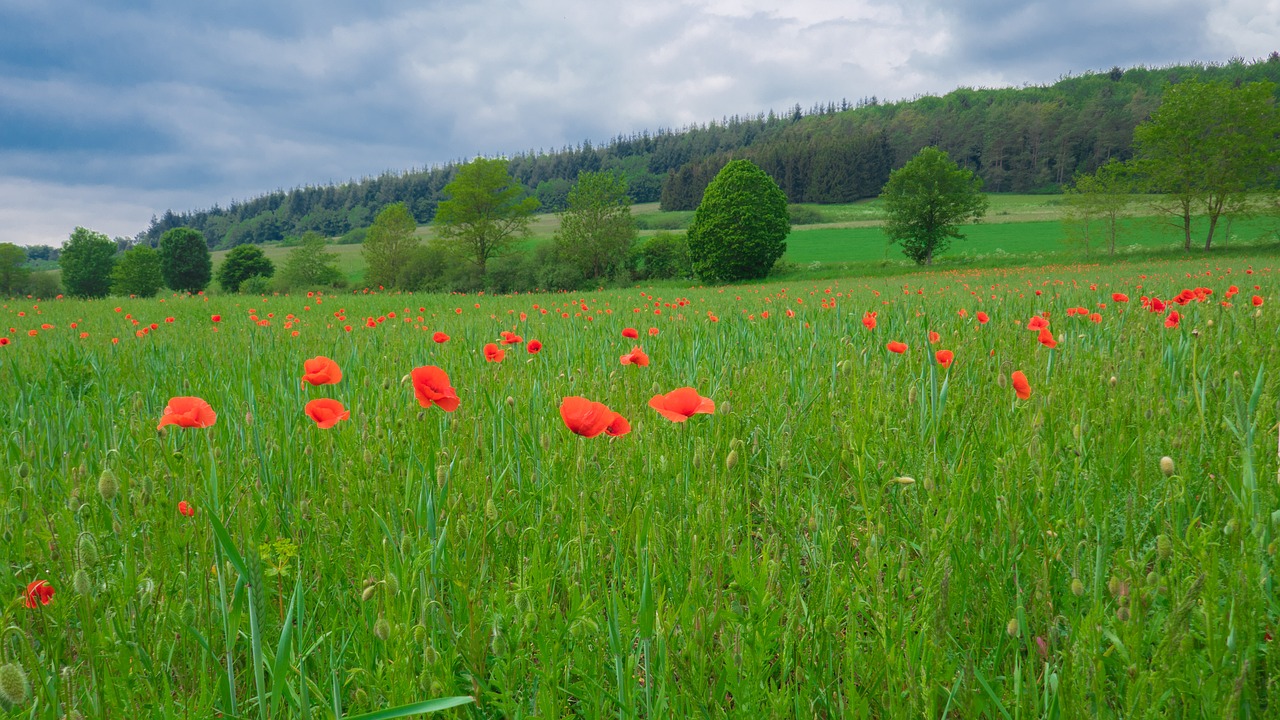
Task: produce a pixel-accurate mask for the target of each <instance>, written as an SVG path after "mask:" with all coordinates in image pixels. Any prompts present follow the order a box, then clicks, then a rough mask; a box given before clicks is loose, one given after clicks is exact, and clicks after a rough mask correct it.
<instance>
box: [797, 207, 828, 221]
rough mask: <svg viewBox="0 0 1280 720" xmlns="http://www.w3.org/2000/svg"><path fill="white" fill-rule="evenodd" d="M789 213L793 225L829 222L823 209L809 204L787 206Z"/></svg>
mask: <svg viewBox="0 0 1280 720" xmlns="http://www.w3.org/2000/svg"><path fill="white" fill-rule="evenodd" d="M787 213H788V215H789V217H790V218H791V224H792V225H817V224H818V223H824V222H827V218H826V216H825V215H823V214H822V211H821V210H819V209H817V208H815V207H809V206H808V205H790V206H788V207H787Z"/></svg>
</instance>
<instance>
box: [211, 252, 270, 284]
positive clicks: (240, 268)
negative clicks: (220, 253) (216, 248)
mask: <svg viewBox="0 0 1280 720" xmlns="http://www.w3.org/2000/svg"><path fill="white" fill-rule="evenodd" d="M275 272H276V266H275V263H273V262H271V260H270V259H269V258H267V256H266V255H265V254H264V253H263V252H262V248H260V247H258V246H257V245H237V246H235V247H234V248H232V250H231V252H229V253H227V257H226V259H224V260H223V261H222V264H221V265H219V266H218V284H219V285H221V286H222V289H223V290H225V291H227V292H230V293H233V292H239V291H240V284H241V283H243V282H244V281H245V280H248V279H249V278H251V277H254V276H260V277H263V278H269V277H271V276H272V275H274V274H275Z"/></svg>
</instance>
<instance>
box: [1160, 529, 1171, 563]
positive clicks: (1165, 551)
mask: <svg viewBox="0 0 1280 720" xmlns="http://www.w3.org/2000/svg"><path fill="white" fill-rule="evenodd" d="M1156 554H1157V555H1159V556H1160V559H1161V560H1167V559H1168V558H1169V556H1170V555H1172V554H1173V541H1172V540H1170V539H1169V536H1168V535H1161V536H1160V537H1158V538H1156Z"/></svg>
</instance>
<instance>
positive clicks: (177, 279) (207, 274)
mask: <svg viewBox="0 0 1280 720" xmlns="http://www.w3.org/2000/svg"><path fill="white" fill-rule="evenodd" d="M160 272H161V273H162V274H163V275H164V284H165V285H167V286H169V288H170V289H172V290H177V291H178V292H189V293H198V292H200V291H201V290H204V289H205V288H206V287H208V286H209V280H210V279H212V277H213V259H212V258H211V257H210V256H209V246H208V244H206V243H205V241H204V235H203V234H202V233H201V232H200V231H199V230H193V229H192V228H186V227H179V228H174V229H172V230H169V231H168V232H166V233H165V234H164V235H162V236H161V237H160Z"/></svg>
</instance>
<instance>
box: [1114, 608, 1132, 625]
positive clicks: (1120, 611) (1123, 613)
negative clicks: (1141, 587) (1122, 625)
mask: <svg viewBox="0 0 1280 720" xmlns="http://www.w3.org/2000/svg"><path fill="white" fill-rule="evenodd" d="M1116 619H1117V620H1119V621H1120V622H1129V608H1127V607H1118V608H1116Z"/></svg>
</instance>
